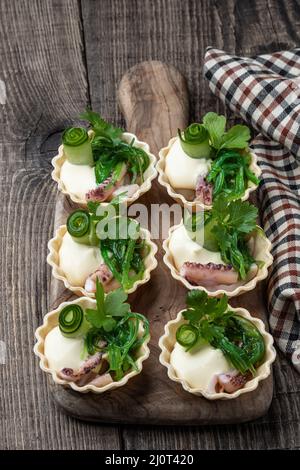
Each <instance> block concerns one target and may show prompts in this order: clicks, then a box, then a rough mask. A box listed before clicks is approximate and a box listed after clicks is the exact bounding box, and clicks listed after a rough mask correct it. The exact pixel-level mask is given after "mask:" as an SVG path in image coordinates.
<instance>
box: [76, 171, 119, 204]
mask: <svg viewBox="0 0 300 470" xmlns="http://www.w3.org/2000/svg"><path fill="white" fill-rule="evenodd" d="M126 172H127V166H126V165H125V164H124V165H123V167H122V170H121V173H120V175H119V178H118V180H117V181H114V178H113V173H112V174H111V175H110V176H109V177H108V178H106V179H105V180H104V181H102V183H100V184H99V185H98V186H97V187H96V188H95V189H90V191H88V192H87V193H86V195H85V198H86V200H87V201H93V202H103V201H106V200H107V199H109V198H110V196H112V194H113V192H114V191H115V190H116V189H117V188H118V187H119V186H120V185H121V184H122V182H123V179H124V177H125V175H126Z"/></svg>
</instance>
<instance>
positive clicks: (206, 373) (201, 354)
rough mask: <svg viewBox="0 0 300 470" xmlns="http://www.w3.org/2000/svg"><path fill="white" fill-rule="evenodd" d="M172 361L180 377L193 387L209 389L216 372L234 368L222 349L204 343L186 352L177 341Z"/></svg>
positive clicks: (219, 372)
mask: <svg viewBox="0 0 300 470" xmlns="http://www.w3.org/2000/svg"><path fill="white" fill-rule="evenodd" d="M170 363H171V365H172V366H173V368H174V370H175V373H176V375H177V377H178V378H180V379H183V380H185V381H186V382H187V383H188V385H189V386H190V387H191V388H199V389H201V390H209V386H210V383H211V380H212V378H213V376H214V375H215V374H221V373H224V372H228V371H229V370H231V369H232V366H231V365H230V364H229V362H228V361H227V359H226V358H225V356H224V354H223V353H222V351H221V350H220V349H215V348H213V347H212V346H210V344H207V345H204V346H202V347H200V348H198V349H196V350H195V351H194V352H193V350H192V351H189V352H186V351H185V349H184V348H183V347H182V346H181V345H180V344H178V343H177V342H176V344H175V346H174V349H173V351H172V353H171V357H170Z"/></svg>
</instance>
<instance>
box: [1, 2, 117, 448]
mask: <svg viewBox="0 0 300 470" xmlns="http://www.w3.org/2000/svg"><path fill="white" fill-rule="evenodd" d="M0 35H1V39H0V57H1V61H0V79H1V80H2V82H4V83H5V85H6V95H7V99H6V104H2V105H1V113H0V120H1V125H0V184H1V195H2V204H1V206H0V217H1V221H2V223H1V227H0V256H1V274H0V276H1V286H0V302H1V312H2V314H1V317H0V340H2V341H4V342H5V343H6V349H7V355H6V364H5V365H2V364H0V382H1V399H0V416H1V420H0V435H1V442H0V447H1V449H46V448H48V449H68V448H70V449H74V448H82V449H84V448H88V447H89V448H100V447H102V448H107V449H109V448H116V447H119V446H120V445H121V444H120V439H119V431H118V429H117V428H116V427H112V426H110V427H105V428H103V429H102V428H99V427H97V428H96V427H94V426H88V425H86V424H82V423H81V424H80V423H78V422H76V421H72V420H71V419H70V418H69V417H66V416H64V415H62V413H61V411H60V410H58V409H57V407H55V405H54V403H53V402H52V400H51V395H50V391H49V388H48V385H47V380H46V377H45V376H44V374H43V373H42V372H41V371H40V370H39V368H38V362H37V359H36V357H34V355H33V352H32V348H33V343H34V331H35V329H36V327H37V326H38V325H39V324H40V323H41V321H42V315H43V314H45V313H46V312H47V311H48V309H49V299H48V286H49V283H50V270H49V268H48V267H47V265H46V254H47V242H48V239H49V238H50V236H51V235H52V230H53V215H54V204H55V202H56V193H57V189H56V185H55V184H54V183H53V182H52V181H51V178H50V166H51V165H50V158H51V156H52V155H53V149H55V148H57V143H58V137H59V136H58V134H56V132H57V131H58V130H60V129H62V128H63V127H65V126H66V124H67V119H69V118H70V116H74V115H77V113H78V112H79V111H80V110H82V108H83V107H84V106H85V105H86V102H87V90H88V87H87V82H86V71H85V66H84V61H83V57H82V49H83V42H82V34H81V28H80V12H79V8H78V2H77V1H76V0H74V1H73V0H67V1H66V2H54V1H42V2H41V1H39V0H28V1H23V2H16V1H2V2H1V4H0ZM50 135H52V138H49V139H47V140H45V139H46V138H47V136H50ZM99 432H101V436H99Z"/></svg>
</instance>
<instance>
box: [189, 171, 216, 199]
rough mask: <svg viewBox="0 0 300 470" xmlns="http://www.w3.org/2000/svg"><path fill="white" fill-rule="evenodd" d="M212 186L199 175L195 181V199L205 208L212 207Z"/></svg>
mask: <svg viewBox="0 0 300 470" xmlns="http://www.w3.org/2000/svg"><path fill="white" fill-rule="evenodd" d="M212 194H213V185H212V184H211V183H208V182H207V181H206V179H205V177H204V176H202V175H199V176H198V178H197V181H196V189H195V199H194V201H196V202H202V203H203V204H205V205H207V206H211V205H212Z"/></svg>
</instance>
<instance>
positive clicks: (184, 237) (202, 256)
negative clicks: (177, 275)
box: [169, 225, 225, 270]
mask: <svg viewBox="0 0 300 470" xmlns="http://www.w3.org/2000/svg"><path fill="white" fill-rule="evenodd" d="M169 250H170V252H171V255H172V257H173V260H174V264H175V267H176V268H177V269H178V270H180V268H181V266H182V265H183V263H185V262H187V261H190V262H194V263H201V264H207V263H216V264H225V263H224V262H223V261H222V259H221V254H220V253H219V252H214V251H209V250H206V248H203V246H201V245H199V244H198V243H196V242H194V241H193V240H191V239H190V237H189V236H188V233H187V231H186V229H185V227H184V225H180V226H179V227H178V228H177V229H176V230H174V231H173V232H172V234H171V238H170V242H169Z"/></svg>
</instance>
